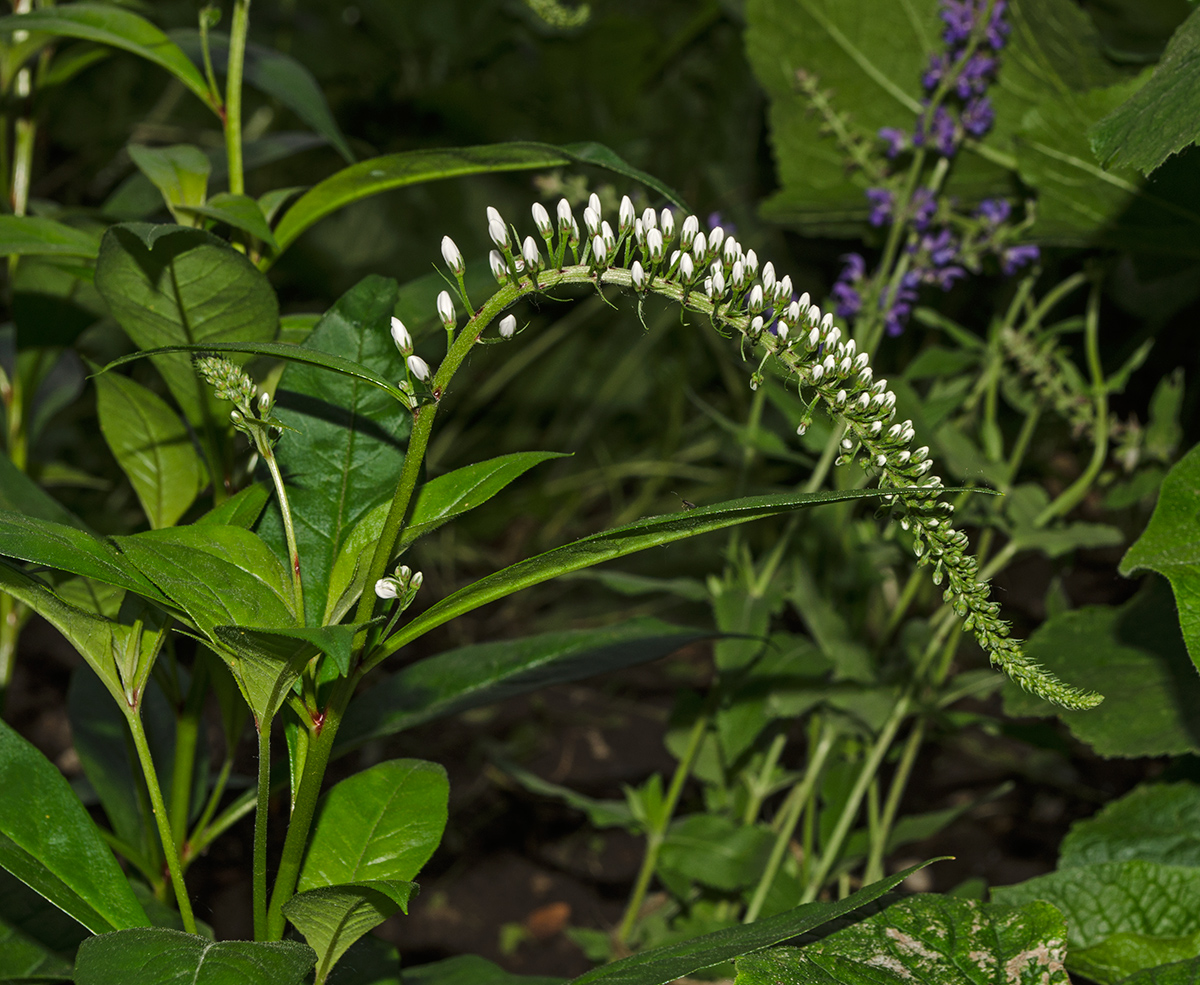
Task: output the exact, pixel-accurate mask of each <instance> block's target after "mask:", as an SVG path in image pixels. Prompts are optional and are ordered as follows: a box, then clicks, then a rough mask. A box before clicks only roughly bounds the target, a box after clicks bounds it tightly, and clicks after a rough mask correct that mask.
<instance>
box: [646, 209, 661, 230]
mask: <svg viewBox="0 0 1200 985" xmlns="http://www.w3.org/2000/svg"><path fill="white" fill-rule="evenodd" d="M642 225H643V226H645V227H646V228H647V229H657V228H658V213H657V212H655V211H654V210H653V209H650V208H648V209H646V210H645V211H644V212H642Z"/></svg>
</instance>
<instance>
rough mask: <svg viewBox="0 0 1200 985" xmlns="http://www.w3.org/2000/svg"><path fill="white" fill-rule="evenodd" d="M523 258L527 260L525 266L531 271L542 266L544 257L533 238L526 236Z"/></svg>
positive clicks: (522, 252) (522, 251) (522, 246)
mask: <svg viewBox="0 0 1200 985" xmlns="http://www.w3.org/2000/svg"><path fill="white" fill-rule="evenodd" d="M521 256H523V257H524V258H525V266H526V267H527V268H529V269H531V270H537V269H538V268H539V267H540V266H541V265H542V255H541V253H539V252H538V248H537V243H535V242H534V241H533V237H532V236H526V237H525V242H524V243H523V244H521Z"/></svg>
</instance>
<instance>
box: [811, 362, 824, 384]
mask: <svg viewBox="0 0 1200 985" xmlns="http://www.w3.org/2000/svg"><path fill="white" fill-rule="evenodd" d="M810 372H811V373H812V381H813V382H814V383H817V382H819V381H820V379H821V377H822V376H824V375H825V367H824V366H822V365H821V364H820V363H817V364H816V365H815V366H814V367H813V368H812V369H811V370H810Z"/></svg>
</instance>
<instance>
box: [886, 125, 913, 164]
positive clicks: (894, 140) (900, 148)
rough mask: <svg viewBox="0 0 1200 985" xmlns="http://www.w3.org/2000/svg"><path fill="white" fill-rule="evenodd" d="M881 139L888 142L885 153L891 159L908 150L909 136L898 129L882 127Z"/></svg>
mask: <svg viewBox="0 0 1200 985" xmlns="http://www.w3.org/2000/svg"><path fill="white" fill-rule="evenodd" d="M879 138H880V139H881V140H885V141H887V145H888V146H887V150H886V151H885V153H886V154H887V156H888V157H889V158H892V157H895V156H896V155H897V154H901V153H903V152H904V151H906V150H908V134H907V133H905V132H904V131H903V130H901V129H899V128H898V127H880V128H879Z"/></svg>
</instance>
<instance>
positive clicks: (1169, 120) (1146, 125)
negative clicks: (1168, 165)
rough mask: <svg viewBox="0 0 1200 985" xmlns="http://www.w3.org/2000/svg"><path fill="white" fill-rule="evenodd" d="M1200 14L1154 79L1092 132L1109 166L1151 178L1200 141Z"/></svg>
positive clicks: (1173, 43) (1184, 28)
mask: <svg viewBox="0 0 1200 985" xmlns="http://www.w3.org/2000/svg"><path fill="white" fill-rule="evenodd" d="M1198 113H1200V11H1193V12H1192V15H1191V16H1190V17H1189V18H1188V19H1187V20H1186V21H1184V22H1183V24H1181V25H1180V26H1179V28H1178V30H1176V31H1175V34H1174V35H1173V36H1172V37H1171V40H1170V42H1169V43H1168V44H1167V49H1166V51H1164V52H1163V55H1162V58H1161V60H1160V61H1159V63H1158V65H1157V67H1156V68H1155V69H1154V74H1153V75H1152V76H1151V77H1150V80H1149V81H1148V82H1147V83H1146V84H1145V85H1144V86H1143V87H1142V88H1141V89H1139V90H1138V91H1137V92H1135V93H1134V94H1133V96H1131V97H1130V98H1129V99H1128V100H1127V101H1126V102H1124V103H1122V104H1121V105H1120V106H1118V107H1117V108H1116V109H1115V110H1113V111H1112V112H1111V113H1110V114H1109V115H1108V116H1106V117H1105V118H1104V119H1102V120H1101V121H1100V122H1099V123H1097V124H1096V125H1095V126H1093V127H1092V128H1091V130H1090V131H1088V136H1089V137H1090V138H1091V142H1092V150H1093V151H1094V152H1095V154H1096V157H1097V158H1099V159H1100V161H1101V163H1102V164H1103V165H1104V166H1105V167H1106V168H1109V167H1113V166H1124V167H1130V168H1137V169H1138V170H1139V171H1141V172H1142V173H1143V174H1149V173H1150V172H1151V171H1153V170H1154V169H1155V168H1157V167H1158V166H1159V165H1160V164H1162V162H1163V161H1165V160H1166V159H1167V158H1168V157H1169V156H1170V155H1172V154H1177V153H1179V151H1181V150H1183V148H1185V147H1187V146H1188V145H1189V144H1193V143H1195V142H1196V139H1197V138H1198V137H1200V127H1198V126H1197V123H1196V118H1197V114H1198Z"/></svg>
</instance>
